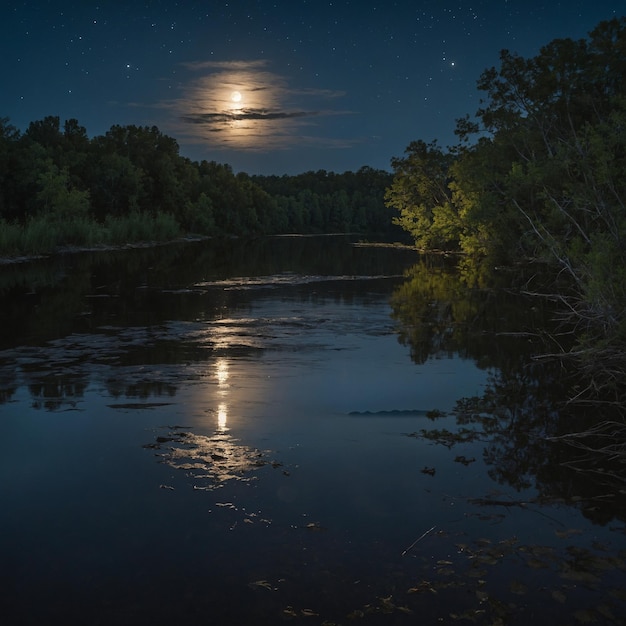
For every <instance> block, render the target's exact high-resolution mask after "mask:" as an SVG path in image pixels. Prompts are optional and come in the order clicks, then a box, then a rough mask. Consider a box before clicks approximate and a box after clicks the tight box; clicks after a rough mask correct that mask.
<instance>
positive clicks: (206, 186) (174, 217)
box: [0, 116, 402, 255]
mask: <svg viewBox="0 0 626 626" xmlns="http://www.w3.org/2000/svg"><path fill="white" fill-rule="evenodd" d="M392 178H393V176H392V174H391V173H390V172H386V171H383V170H375V169H372V168H370V167H362V168H361V169H359V170H358V171H357V172H344V173H342V174H337V173H332V172H327V171H325V170H319V171H316V172H306V173H303V174H300V175H296V176H287V175H285V176H250V175H248V174H245V173H237V174H235V173H234V172H233V170H232V168H231V167H230V166H229V165H227V164H220V163H216V162H214V161H210V162H209V161H204V160H203V161H201V162H199V163H198V162H195V161H191V160H190V159H188V158H185V157H183V156H181V155H180V154H179V146H178V144H177V142H176V140H175V139H173V138H171V137H168V136H167V135H164V134H163V133H162V132H161V131H160V130H159V129H158V128H157V127H156V126H151V127H147V126H132V125H131V126H119V125H115V126H113V127H111V129H110V130H109V131H108V132H106V133H105V134H104V135H102V136H96V137H93V138H91V139H90V138H89V137H88V135H87V130H86V129H85V128H84V127H83V126H81V125H80V124H79V122H78V120H76V119H69V120H66V121H65V122H64V123H63V125H61V120H60V118H59V117H58V116H48V117H45V118H44V119H42V120H38V121H33V122H31V123H30V124H29V126H28V128H27V129H26V130H25V131H24V132H23V133H22V132H20V131H19V130H18V129H16V128H15V127H14V126H13V125H11V123H10V120H9V119H7V118H2V119H0V254H4V255H15V254H28V253H38V252H49V251H52V250H54V249H56V248H57V247H59V246H67V245H70V246H83V247H84V246H91V245H97V244H120V243H128V242H133V241H140V240H167V239H172V238H175V237H177V236H180V235H182V234H189V233H193V234H198V235H209V236H232V235H238V236H257V235H271V234H283V233H304V234H308V233H311V234H313V233H346V232H356V233H362V234H364V235H373V234H377V235H391V234H392V233H394V232H395V234H396V236H397V237H398V236H399V237H402V230H401V229H400V228H399V227H398V226H394V225H393V224H392V218H393V216H394V215H396V211H395V209H393V208H389V207H387V206H386V205H385V201H384V196H385V190H386V188H387V187H389V185H390V184H391V181H392Z"/></svg>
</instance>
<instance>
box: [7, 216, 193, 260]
mask: <svg viewBox="0 0 626 626" xmlns="http://www.w3.org/2000/svg"><path fill="white" fill-rule="evenodd" d="M180 232H181V229H180V226H179V224H178V222H177V221H176V219H175V218H174V217H173V216H172V215H170V214H168V213H157V214H156V215H150V214H148V213H141V212H138V211H135V212H133V213H130V214H128V215H125V216H122V217H107V219H106V221H105V222H104V223H100V222H98V221H96V220H94V219H92V218H90V217H87V216H81V217H77V218H75V219H72V220H64V221H62V220H59V219H58V218H57V217H56V216H54V215H39V216H36V217H33V218H31V219H30V220H28V222H26V223H25V224H18V223H15V222H7V221H6V220H4V219H1V218H0V256H6V257H11V256H23V255H37V254H49V253H52V252H55V251H57V250H59V249H60V248H64V247H68V246H72V247H79V248H80V247H85V248H91V247H94V246H106V245H123V244H125V243H136V242H140V241H167V240H170V239H175V238H176V237H178V236H179V235H180Z"/></svg>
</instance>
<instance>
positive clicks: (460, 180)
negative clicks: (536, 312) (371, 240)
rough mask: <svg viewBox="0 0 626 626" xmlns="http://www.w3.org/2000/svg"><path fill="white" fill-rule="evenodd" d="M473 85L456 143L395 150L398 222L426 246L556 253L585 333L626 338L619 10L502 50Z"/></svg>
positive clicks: (503, 257)
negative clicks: (575, 35)
mask: <svg viewBox="0 0 626 626" xmlns="http://www.w3.org/2000/svg"><path fill="white" fill-rule="evenodd" d="M478 88H479V89H480V90H481V91H482V92H483V93H484V97H483V100H482V102H481V106H480V108H479V109H478V111H477V112H476V115H475V116H474V118H470V117H469V116H467V117H465V118H463V119H461V120H459V121H458V122H457V128H456V133H457V135H458V137H459V144H458V145H457V146H455V147H453V148H450V149H448V150H447V151H443V150H442V149H440V148H438V147H437V146H436V145H434V144H429V145H427V144H425V143H423V142H413V143H411V144H410V145H409V148H408V149H407V157H406V158H404V159H394V161H393V163H392V164H393V167H394V173H395V176H394V181H393V183H392V186H391V188H390V191H389V192H388V195H387V203H388V204H389V205H390V206H391V207H393V208H395V209H396V210H397V211H399V213H400V217H397V218H396V221H397V223H399V224H401V225H402V226H403V228H405V229H406V230H407V231H408V232H410V233H411V234H412V235H413V237H414V239H415V240H416V242H417V243H418V245H420V246H422V247H425V248H430V249H432V248H436V247H441V245H442V242H443V243H446V244H447V246H446V247H447V248H448V249H457V248H458V249H460V250H462V251H463V252H466V253H469V254H480V255H487V256H490V257H491V258H493V259H494V260H496V259H497V260H498V262H509V263H511V262H516V261H519V260H521V259H529V258H532V259H541V260H543V261H547V262H548V263H552V264H554V265H555V266H556V267H557V268H558V269H559V270H560V273H561V276H567V277H568V280H569V285H570V287H571V289H572V290H571V291H570V292H569V293H568V294H567V296H568V297H567V298H564V300H566V301H567V304H568V306H570V307H571V309H572V311H573V312H575V314H576V315H577V317H578V320H579V322H583V323H584V327H585V329H586V331H587V333H588V334H589V336H590V337H595V340H598V339H600V338H603V340H605V341H609V340H619V341H624V340H626V245H625V244H624V241H625V238H626V206H625V203H626V18H619V19H618V18H615V19H612V20H609V21H605V22H602V23H600V24H599V25H598V26H597V27H596V28H595V29H593V30H592V31H591V32H590V33H589V36H588V37H587V38H585V39H581V40H572V39H556V40H554V41H552V42H550V43H549V44H547V45H546V46H544V47H543V48H541V50H540V51H539V53H538V54H537V55H536V56H534V57H532V58H523V57H521V56H520V55H518V54H515V53H513V52H510V51H508V50H503V51H502V52H501V54H500V65H499V67H498V68H495V67H494V68H490V69H487V70H485V71H484V72H483V74H482V75H481V76H480V79H479V81H478ZM476 137H478V139H477V140H475V138H476ZM441 207H445V216H446V220H445V222H446V223H447V224H451V225H453V228H449V229H448V230H447V231H445V232H446V233H448V234H450V235H451V236H452V238H451V240H448V241H446V237H442V236H441V232H442V229H441V227H440V225H439V223H440V220H438V219H437V214H438V213H439V212H441V211H442V210H443V209H442V208H441ZM560 294H561V295H562V296H565V294H564V292H562V291H561V292H560ZM572 296H573V297H572Z"/></svg>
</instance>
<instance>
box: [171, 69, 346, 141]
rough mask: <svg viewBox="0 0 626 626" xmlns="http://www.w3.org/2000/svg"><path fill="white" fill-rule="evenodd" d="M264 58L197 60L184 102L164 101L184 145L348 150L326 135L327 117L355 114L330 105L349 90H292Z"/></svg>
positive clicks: (180, 99)
mask: <svg viewBox="0 0 626 626" xmlns="http://www.w3.org/2000/svg"><path fill="white" fill-rule="evenodd" d="M267 66H268V64H267V62H266V61H264V60H252V61H238V60H234V61H195V62H190V63H185V64H184V67H185V69H187V70H189V71H190V72H191V73H192V76H191V78H190V80H189V82H188V83H186V84H185V85H184V87H183V89H182V95H181V97H180V98H178V99H176V100H174V101H170V102H168V103H162V106H163V107H164V108H167V109H169V110H170V111H171V112H172V113H173V114H174V115H175V118H176V121H175V126H176V128H175V131H176V133H177V135H178V136H179V137H180V139H181V142H183V143H192V144H205V145H206V146H207V148H209V149H211V150H216V149H217V150H253V151H272V150H284V149H289V148H292V147H298V148H302V147H303V146H306V145H311V146H313V145H315V146H317V147H319V146H322V145H327V146H328V147H344V146H345V145H346V142H345V141H341V142H338V141H337V140H336V139H334V138H330V137H328V138H326V137H324V132H323V131H324V124H323V118H325V117H329V116H337V115H346V114H350V113H351V111H346V110H342V109H339V108H331V107H329V106H328V103H329V102H330V101H333V102H336V101H337V99H339V98H341V97H342V96H343V95H344V92H341V91H333V90H330V89H312V88H293V87H291V86H290V85H289V82H288V80H287V79H286V78H285V77H284V76H281V75H280V74H277V73H275V72H273V71H271V70H269V69H268V67H267Z"/></svg>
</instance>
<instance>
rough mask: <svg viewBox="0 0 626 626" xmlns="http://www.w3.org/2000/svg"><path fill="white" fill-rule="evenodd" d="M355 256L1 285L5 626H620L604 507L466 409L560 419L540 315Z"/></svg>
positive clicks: (102, 267)
mask: <svg viewBox="0 0 626 626" xmlns="http://www.w3.org/2000/svg"><path fill="white" fill-rule="evenodd" d="M354 243H355V242H354V241H353V240H351V239H350V238H344V237H341V238H340V237H325V238H315V237H309V238H302V237H278V238H273V239H269V240H260V241H255V242H241V241H230V242H221V243H218V242H201V243H194V244H186V245H177V246H166V247H162V248H158V249H154V250H130V251H123V252H116V253H111V252H109V253H98V254H82V255H71V256H67V257H61V258H58V259H54V260H46V261H42V262H38V263H32V264H29V265H28V266H19V267H18V266H5V267H4V268H1V269H0V273H1V275H2V278H1V283H0V289H1V292H0V293H1V297H2V302H3V311H2V313H1V314H0V315H1V316H2V334H1V336H0V398H1V400H2V404H0V423H1V425H2V433H3V440H4V444H5V445H4V447H3V452H2V455H0V476H1V477H2V483H1V495H2V502H3V506H2V513H1V514H0V533H1V534H0V536H1V537H2V554H3V558H2V565H1V566H0V576H1V582H2V585H1V587H0V588H1V591H0V598H1V601H2V605H3V606H4V607H6V609H5V611H4V614H5V615H7V616H8V619H9V621H8V622H4V623H10V624H42V623H64V624H72V623H77V624H78V623H80V624H143V623H146V624H148V623H150V624H165V623H168V624H171V623H180V624H183V623H184V624H205V623H214V624H277V623H282V622H283V621H286V622H291V623H294V624H295V623H306V624H326V625H329V624H348V623H363V624H414V623H433V624H434V623H456V622H459V623H468V620H471V621H472V622H475V623H485V624H493V623H507V624H508V623H511V624H527V623H529V622H530V621H531V620H532V621H533V622H535V623H539V624H543V623H545V624H554V623H564V624H565V623H589V622H591V621H592V620H595V623H622V618H623V617H624V594H623V592H622V590H621V589H622V587H623V584H624V582H625V581H626V578H625V576H624V559H625V558H626V551H625V548H626V545H625V543H626V542H625V541H624V525H623V516H622V514H621V512H620V509H619V507H617V508H616V507H615V506H613V507H612V508H611V507H608V508H607V506H606V504H604V505H603V504H602V503H601V502H600V503H599V504H598V503H594V502H592V501H591V498H592V496H593V494H597V493H600V495H602V493H601V489H600V490H599V488H598V487H597V485H596V484H595V483H593V481H592V482H591V483H589V481H588V480H587V478H586V477H583V478H581V479H580V480H581V482H580V483H578V482H576V480H577V478H576V473H567V472H565V471H564V470H561V469H558V468H560V467H561V465H560V461H561V460H562V458H560V457H558V455H559V454H560V455H563V454H564V453H563V451H562V450H561V449H560V448H555V444H553V443H552V444H549V443H547V441H546V437H547V434H546V433H548V431H549V430H550V428H551V426H549V425H544V426H542V428H544V429H546V430H545V432H544V431H542V432H544V434H546V436H537V435H536V433H537V432H538V431H537V429H536V428H535V426H533V428H535V430H534V431H533V433H534V435H533V436H532V437H531V436H530V435H529V429H522V430H518V429H517V427H516V426H514V425H511V426H510V427H507V428H508V430H507V429H502V428H495V426H494V424H495V422H494V420H496V418H494V417H493V416H492V415H490V414H487V413H484V409H480V410H479V409H474V410H468V412H467V415H464V414H463V413H462V411H460V410H459V406H458V404H457V401H458V400H460V399H461V398H470V397H484V395H485V394H486V393H490V392H491V391H490V390H491V389H492V388H493V386H494V380H495V381H499V383H502V381H503V380H507V381H510V380H511V379H512V378H514V377H515V378H519V372H520V371H524V372H526V373H525V374H524V376H528V377H529V378H528V381H525V383H524V384H525V385H526V386H525V387H524V389H525V391H524V394H525V395H524V398H525V399H524V400H523V401H520V400H519V398H517V397H514V392H513V390H512V389H513V388H512V387H511V392H510V393H511V396H510V397H511V401H510V407H511V411H510V413H511V415H507V416H500V417H499V418H498V419H500V420H503V419H507V420H509V422H508V423H509V424H512V422H511V421H510V420H511V419H512V417H511V416H512V415H513V413H515V410H514V406H515V407H516V406H518V405H519V406H525V407H526V408H525V409H524V410H525V411H526V413H524V416H525V419H531V421H532V420H533V419H535V418H538V416H540V418H541V419H542V420H544V421H545V422H546V424H548V423H552V421H554V420H558V416H555V414H554V412H553V411H552V409H551V408H550V406H549V405H550V402H549V401H548V400H546V399H545V398H543V395H542V394H543V393H547V391H545V389H546V388H547V387H549V385H547V384H537V381H540V383H541V381H543V382H544V383H545V382H546V381H547V380H548V378H546V376H548V373H547V371H544V372H543V373H542V374H541V376H543V378H541V377H540V376H539V374H537V372H532V371H531V370H529V369H528V367H526V366H525V367H526V369H524V368H523V367H522V366H520V365H519V363H520V362H521V361H524V359H526V356H525V355H524V349H523V348H520V346H521V345H523V344H528V341H527V340H523V341H522V342H520V333H521V334H522V335H523V333H526V332H527V331H529V329H530V326H531V325H532V324H534V323H535V322H534V321H533V318H534V317H536V316H539V314H540V312H537V311H536V310H535V311H534V312H532V311H531V309H530V308H528V309H523V308H522V309H521V310H520V307H519V305H518V304H517V303H515V302H513V303H512V302H510V301H509V302H508V303H507V300H506V296H503V297H502V298H500V299H499V300H498V301H497V302H498V306H495V305H494V303H492V302H490V303H489V306H488V308H486V307H485V301H484V297H485V296H484V293H485V292H483V291H481V290H478V291H477V290H474V291H472V292H469V295H468V294H465V295H463V296H462V297H461V295H457V296H455V297H454V298H449V299H448V300H446V301H444V299H443V296H442V293H444V292H445V293H448V295H449V293H452V292H454V293H457V292H458V291H459V289H458V282H455V281H458V276H457V274H456V273H455V270H454V268H452V267H450V266H449V264H446V263H442V262H437V263H434V264H429V263H425V262H424V261H423V260H422V261H420V260H419V258H418V257H417V256H416V255H415V253H414V252H412V251H410V250H406V249H400V248H385V247H371V246H359V245H354ZM429 281H432V284H431V283H430V282H429ZM416 285H418V287H416ZM416 289H417V291H419V293H418V294H417V295H416V293H417V292H416V291H415V290H416ZM425 293H426V295H424V294H425ZM490 293H492V292H490ZM472 294H474V295H472ZM477 294H478V295H477ZM447 297H448V296H447ZM489 297H492V296H489ZM420 298H421V299H420ZM451 303H452V304H451ZM407 307H408V308H407ZM420 307H421V308H420ZM511 311H512V312H511ZM515 312H517V313H515ZM461 318H462V319H463V320H468V319H470V318H471V319H473V320H474V321H473V322H472V324H473V327H474V328H475V326H476V325H478V330H477V331H476V330H475V332H473V333H469V332H467V328H465V326H467V324H465V325H464V324H461V323H460V321H459V320H460V319H461ZM505 318H506V319H505ZM446 320H447V321H446ZM460 328H465V330H464V331H460V330H459V329H460ZM504 331H506V332H504ZM513 331H514V332H513ZM522 331H523V332H522ZM512 337H513V338H514V339H512ZM528 372H530V373H528ZM542 390H544V391H542ZM518 392H519V387H516V391H515V393H518ZM507 393H508V392H507ZM539 399H540V400H541V401H539ZM481 411H483V413H481ZM519 414H521V413H519ZM529 415H532V416H534V417H531V418H528V416H529ZM481 416H482V417H481ZM496 421H497V420H496ZM429 433H430V434H431V435H432V436H429ZM433 433H434V435H433ZM446 433H450V438H446V435H445V434H446ZM522 433H524V434H522ZM523 437H525V441H523V442H521V441H520V440H521V438H523ZM542 446H547V447H546V448H543V447H542ZM546 450H549V451H548V452H546ZM555 455H556V456H555ZM555 468H557V469H555ZM548 470H549V471H548ZM565 484H567V486H564V485H565ZM590 493H591V494H592V495H591V496H590V495H589V494H590ZM594 506H595V508H594Z"/></svg>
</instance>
